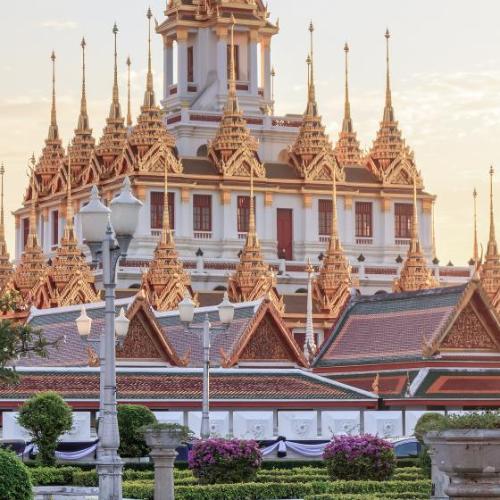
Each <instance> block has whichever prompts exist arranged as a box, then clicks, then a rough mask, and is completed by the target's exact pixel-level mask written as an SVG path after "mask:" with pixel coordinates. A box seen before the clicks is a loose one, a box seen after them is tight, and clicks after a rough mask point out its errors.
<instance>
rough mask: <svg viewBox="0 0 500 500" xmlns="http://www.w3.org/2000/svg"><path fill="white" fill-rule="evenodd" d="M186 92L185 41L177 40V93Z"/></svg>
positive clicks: (182, 93)
mask: <svg viewBox="0 0 500 500" xmlns="http://www.w3.org/2000/svg"><path fill="white" fill-rule="evenodd" d="M186 94H187V41H186V40H177V95H179V96H184V95H186Z"/></svg>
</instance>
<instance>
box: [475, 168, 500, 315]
mask: <svg viewBox="0 0 500 500" xmlns="http://www.w3.org/2000/svg"><path fill="white" fill-rule="evenodd" d="M494 173H495V172H494V170H493V167H491V168H490V229H489V236H488V246H487V247H486V255H485V256H484V262H483V264H482V266H481V268H480V269H481V270H480V277H481V284H482V285H483V288H484V290H485V291H486V293H487V294H488V296H489V297H490V299H491V301H492V302H493V306H494V307H495V309H496V310H497V311H498V312H500V256H499V254H498V245H497V240H496V234H495V212H494V208H493V174H494Z"/></svg>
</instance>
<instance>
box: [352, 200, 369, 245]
mask: <svg viewBox="0 0 500 500" xmlns="http://www.w3.org/2000/svg"><path fill="white" fill-rule="evenodd" d="M372 206H373V205H372V203H371V202H369V201H368V202H366V201H357V202H356V237H358V238H372V237H373V210H372Z"/></svg>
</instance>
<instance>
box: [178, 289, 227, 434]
mask: <svg viewBox="0 0 500 500" xmlns="http://www.w3.org/2000/svg"><path fill="white" fill-rule="evenodd" d="M178 307H179V317H180V320H181V322H182V323H184V324H185V325H186V328H188V329H189V330H192V331H196V330H198V331H200V330H201V332H202V340H203V390H202V393H203V394H202V411H201V414H202V416H201V432H200V436H201V437H202V439H208V438H209V437H210V420H209V418H210V335H211V334H212V333H216V332H222V331H225V330H226V329H227V328H228V327H229V325H230V324H231V323H232V321H233V318H234V305H233V304H232V303H231V302H229V298H228V296H227V292H225V293H224V299H223V300H222V302H221V303H220V304H219V305H218V310H219V320H220V322H221V323H222V326H221V327H212V325H211V324H210V320H209V319H208V314H205V319H204V321H203V326H193V325H191V324H190V323H191V322H192V321H193V318H194V303H193V301H192V300H191V298H190V297H189V294H187V293H186V296H185V297H184V299H183V300H182V301H181V302H180V303H179V306H178Z"/></svg>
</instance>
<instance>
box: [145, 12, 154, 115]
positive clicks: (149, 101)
mask: <svg viewBox="0 0 500 500" xmlns="http://www.w3.org/2000/svg"><path fill="white" fill-rule="evenodd" d="M146 17H147V18H148V74H147V79H146V93H145V94H144V106H145V107H149V108H151V107H153V106H154V105H155V93H154V90H153V71H152V70H151V18H152V17H153V14H152V13H151V9H150V8H148V11H147V13H146Z"/></svg>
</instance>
